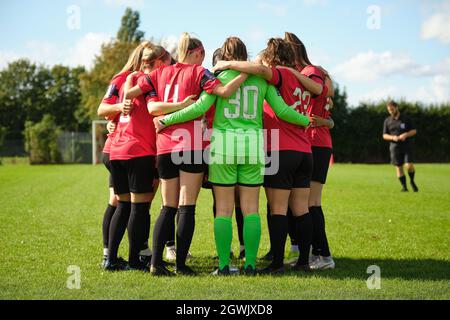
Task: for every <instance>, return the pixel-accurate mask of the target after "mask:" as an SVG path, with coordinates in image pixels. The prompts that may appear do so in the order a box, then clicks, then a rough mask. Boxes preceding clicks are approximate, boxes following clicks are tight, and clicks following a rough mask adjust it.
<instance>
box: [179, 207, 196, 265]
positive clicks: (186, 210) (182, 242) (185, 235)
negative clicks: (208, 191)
mask: <svg viewBox="0 0 450 320" xmlns="http://www.w3.org/2000/svg"><path fill="white" fill-rule="evenodd" d="M194 229H195V205H189V206H179V208H178V221H177V262H176V266H177V269H181V268H183V267H184V266H185V265H186V256H187V254H188V252H189V247H190V246H191V241H192V237H193V235H194Z"/></svg>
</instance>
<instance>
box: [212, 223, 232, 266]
mask: <svg viewBox="0 0 450 320" xmlns="http://www.w3.org/2000/svg"><path fill="white" fill-rule="evenodd" d="M214 238H215V240H216V249H217V254H218V256H219V268H220V270H222V269H223V268H224V267H225V266H227V265H229V264H230V251H231V241H232V239H233V224H232V220H231V217H217V218H215V219H214Z"/></svg>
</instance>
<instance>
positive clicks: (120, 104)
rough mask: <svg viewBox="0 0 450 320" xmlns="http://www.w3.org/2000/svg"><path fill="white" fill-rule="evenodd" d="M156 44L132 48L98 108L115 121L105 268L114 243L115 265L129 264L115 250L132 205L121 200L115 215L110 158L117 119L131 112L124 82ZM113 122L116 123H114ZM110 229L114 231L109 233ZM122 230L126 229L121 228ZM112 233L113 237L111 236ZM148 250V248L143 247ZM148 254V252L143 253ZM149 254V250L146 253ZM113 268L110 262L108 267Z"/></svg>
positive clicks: (106, 161) (111, 128)
mask: <svg viewBox="0 0 450 320" xmlns="http://www.w3.org/2000/svg"><path fill="white" fill-rule="evenodd" d="M152 46H153V45H152V44H151V43H150V42H148V41H144V42H142V43H141V44H140V45H139V46H138V47H136V48H135V50H133V52H132V54H131V55H130V57H129V58H128V61H127V63H126V64H125V66H124V67H123V68H122V70H121V71H120V72H119V73H118V74H117V75H115V76H114V77H113V79H112V80H111V82H110V85H109V87H108V90H107V92H106V95H105V97H104V98H103V100H102V102H101V104H100V106H99V107H98V111H97V112H98V115H99V116H100V117H104V118H106V119H112V120H113V121H110V122H108V125H107V128H108V132H109V134H108V138H107V139H106V142H105V146H104V149H103V157H102V160H103V163H104V165H105V166H106V168H107V169H108V171H109V173H110V174H109V189H110V196H109V203H108V206H107V208H106V210H105V213H104V217H103V228H102V230H103V247H104V249H103V262H102V267H103V268H105V267H106V262H107V260H108V255H109V251H110V250H109V248H110V246H109V244H110V243H111V245H112V248H113V249H112V252H113V259H114V260H117V262H119V264H120V265H118V264H116V266H115V267H116V268H124V267H125V266H126V264H125V263H124V260H123V259H122V258H118V259H117V256H114V252H116V255H117V250H118V247H119V244H120V241H121V239H122V237H123V234H124V232H125V228H126V225H127V222H128V216H129V214H130V213H129V211H130V210H129V208H131V205H130V204H129V203H122V204H121V205H120V212H121V213H122V214H120V215H114V213H115V211H116V208H117V205H118V199H117V196H116V194H115V193H114V188H113V180H112V175H111V161H110V148H111V136H112V135H113V133H114V131H115V130H116V122H117V121H118V115H119V114H120V113H124V114H125V113H128V112H129V111H130V109H131V101H130V100H125V101H122V98H123V85H124V83H125V80H126V77H127V76H128V75H129V74H130V73H131V72H134V71H138V70H140V68H141V65H142V53H143V51H144V49H146V48H151V47H152ZM112 124H114V125H112ZM119 217H123V218H122V219H119ZM110 230H111V232H110ZM121 230H123V231H121ZM110 236H111V237H110ZM143 249H145V248H143ZM142 253H144V254H145V253H146V252H144V251H143V252H142ZM147 254H148V253H147ZM110 267H111V264H110V266H109V267H108V268H110Z"/></svg>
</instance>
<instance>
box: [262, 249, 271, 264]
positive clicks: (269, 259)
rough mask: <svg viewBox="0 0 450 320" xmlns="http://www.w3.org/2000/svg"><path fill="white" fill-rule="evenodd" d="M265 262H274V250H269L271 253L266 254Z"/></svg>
mask: <svg viewBox="0 0 450 320" xmlns="http://www.w3.org/2000/svg"><path fill="white" fill-rule="evenodd" d="M263 260H265V261H272V260H273V253H272V250H269V252H267V253H266V255H265V256H264V257H263Z"/></svg>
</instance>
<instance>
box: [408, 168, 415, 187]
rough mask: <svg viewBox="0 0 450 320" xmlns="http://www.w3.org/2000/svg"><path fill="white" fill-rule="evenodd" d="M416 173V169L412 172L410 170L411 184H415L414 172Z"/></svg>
mask: <svg viewBox="0 0 450 320" xmlns="http://www.w3.org/2000/svg"><path fill="white" fill-rule="evenodd" d="M415 173H416V172H415V171H411V172H409V171H408V175H409V180H410V181H411V184H414V174H415Z"/></svg>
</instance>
